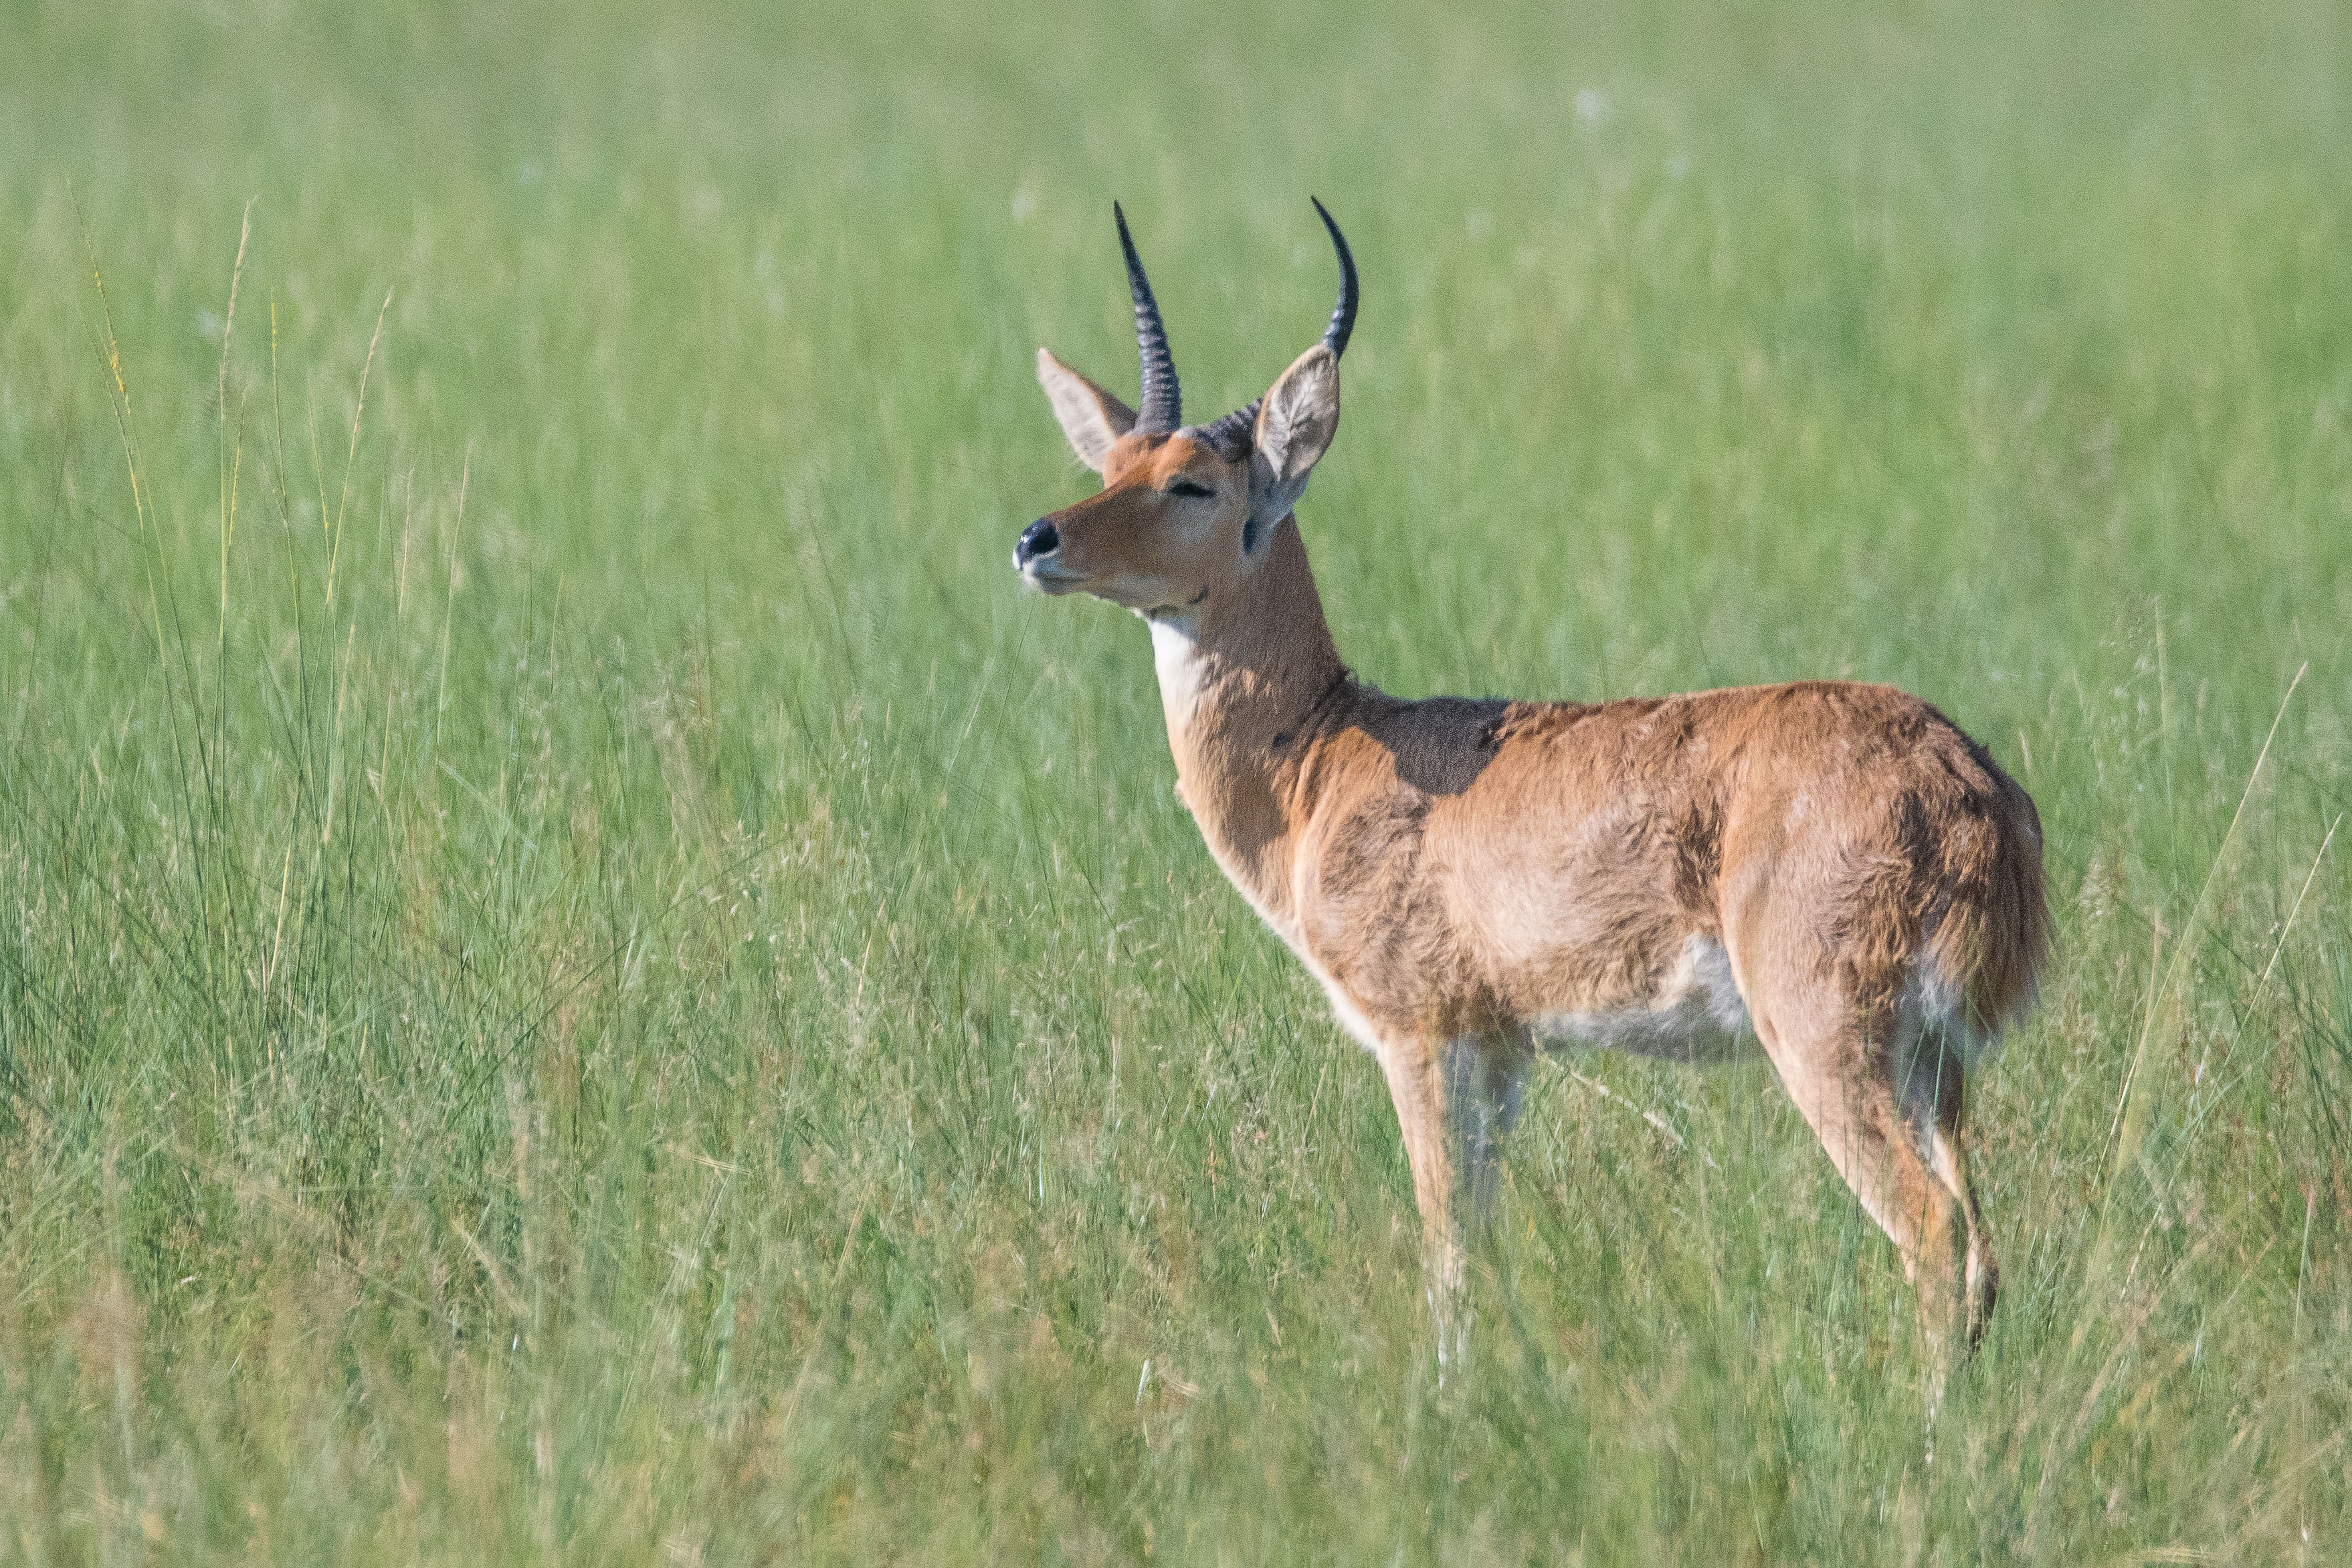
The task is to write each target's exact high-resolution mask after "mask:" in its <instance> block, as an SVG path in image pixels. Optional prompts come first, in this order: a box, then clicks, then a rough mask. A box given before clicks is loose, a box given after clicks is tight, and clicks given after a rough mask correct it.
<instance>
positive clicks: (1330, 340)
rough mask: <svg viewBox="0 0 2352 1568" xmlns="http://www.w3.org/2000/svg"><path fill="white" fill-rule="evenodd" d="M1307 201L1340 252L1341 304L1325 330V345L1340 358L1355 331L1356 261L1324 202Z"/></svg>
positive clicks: (1315, 199)
mask: <svg viewBox="0 0 2352 1568" xmlns="http://www.w3.org/2000/svg"><path fill="white" fill-rule="evenodd" d="M1307 200H1308V201H1310V202H1314V203H1315V216H1318V217H1319V218H1321V219H1322V220H1323V226H1324V227H1325V228H1328V229H1329V230H1330V231H1331V248H1332V249H1334V250H1336V251H1338V252H1339V303H1338V304H1337V305H1334V306H1333V307H1331V324H1330V325H1329V326H1328V327H1326V328H1324V329H1323V346H1324V347H1325V348H1327V349H1329V350H1330V351H1331V356H1332V357H1333V358H1334V359H1337V358H1338V357H1339V355H1341V354H1343V353H1347V352H1348V334H1349V332H1352V331H1355V330H1356V297H1357V296H1356V258H1355V257H1354V256H1353V255H1351V254H1349V250H1348V237H1347V236H1346V235H1344V234H1341V233H1340V232H1339V225H1338V224H1336V223H1333V222H1332V221H1331V214H1330V213H1329V211H1328V209H1326V208H1325V207H1324V205H1323V203H1322V202H1321V201H1320V200H1319V199H1318V198H1317V197H1314V196H1309V197H1307Z"/></svg>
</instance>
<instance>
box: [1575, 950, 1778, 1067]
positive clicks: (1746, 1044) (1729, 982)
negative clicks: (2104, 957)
mask: <svg viewBox="0 0 2352 1568" xmlns="http://www.w3.org/2000/svg"><path fill="white" fill-rule="evenodd" d="M1529 1027H1530V1029H1531V1030H1532V1031H1533V1032H1534V1034H1535V1036H1536V1038H1537V1039H1538V1040H1539V1041H1541V1042H1542V1043H1543V1044H1544V1045H1546V1046H1549V1047H1555V1048H1570V1047H1587V1048H1599V1049H1603V1050H1613V1051H1631V1052H1633V1054H1634V1055H1636V1056H1644V1057H1662V1058H1665V1059H1667V1060H1670V1061H1678V1062H1711V1061H1722V1060H1725V1059H1726V1058H1731V1057H1737V1056H1744V1055H1746V1054H1748V1052H1749V1051H1751V1050H1753V1049H1755V1048H1756V1031H1755V1029H1754V1028H1753V1027H1752V1026H1750V1025H1749V1023H1748V1005H1747V1004H1746V1003H1745V1002H1743V1001H1742V1000H1741V999H1740V995H1739V986H1738V984H1737V983H1736V982H1735V981H1734V980H1733V979H1732V975H1731V955H1730V954H1729V953H1727V952H1725V951H1724V950H1723V944H1722V943H1721V942H1717V941H1715V940H1714V939H1713V938H1712V937H1706V936H1696V935H1694V936H1693V937H1691V938H1690V939H1689V940H1688V941H1686V942H1684V943H1683V950H1682V953H1681V956H1680V957H1679V958H1678V959H1677V961H1676V962H1675V966H1674V968H1673V969H1671V970H1669V971H1668V972H1667V973H1665V975H1664V977H1663V978H1662V979H1661V981H1660V983H1659V985H1658V989H1657V991H1656V992H1655V993H1654V994H1653V995H1651V996H1649V997H1647V998H1645V999H1643V1001H1641V1002H1640V1003H1637V1004H1636V1005H1632V1006H1626V1007H1613V1008H1609V1009H1606V1010H1603V1011H1596V1012H1590V1013H1546V1014H1541V1015H1538V1016H1537V1017H1536V1018H1534V1019H1533V1020H1532V1021H1531V1022H1530V1024H1529Z"/></svg>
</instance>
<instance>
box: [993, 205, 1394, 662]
mask: <svg viewBox="0 0 2352 1568" xmlns="http://www.w3.org/2000/svg"><path fill="white" fill-rule="evenodd" d="M1315 210H1316V212H1317V213H1318V214H1320V215H1321V216H1322V219H1323V226H1324V227H1325V228H1327V229H1328V230H1329V231H1330V235H1331V244H1332V246H1333V247H1334V248H1336V249H1337V250H1338V251H1339V305H1338V306H1337V308H1335V309H1334V310H1332V312H1331V324H1330V325H1329V326H1328V328H1326V329H1325V331H1324V333H1323V341H1322V342H1319V343H1318V344H1317V345H1316V346H1315V347H1313V348H1311V349H1308V350H1307V352H1306V353H1303V354H1300V355H1299V356H1298V358H1297V359H1296V360H1294V361H1292V362H1291V365H1290V368H1289V369H1287V370H1286V371H1284V372H1283V373H1282V374H1281V375H1280V376H1279V377H1277V378H1276V381H1275V383H1274V385H1273V386H1272V387H1271V388H1269V389H1268V390H1267V392H1266V394H1265V396H1264V397H1261V398H1259V399H1258V400H1257V401H1256V402H1255V403H1253V404H1250V405H1248V406H1247V407H1244V408H1239V409H1236V410H1234V412H1233V413H1231V414H1227V415H1224V416H1222V417H1220V418H1217V419H1214V420H1212V421H1211V422H1210V423H1208V424H1206V425H1186V424H1185V423H1184V422H1183V413H1182V408H1183V402H1182V394H1181V391H1180V390H1179V389H1178V386H1177V384H1176V363H1175V360H1174V358H1173V357H1172V356H1171V354H1170V353H1169V352H1168V331H1167V328H1166V327H1164V326H1163V325H1162V324H1161V323H1160V306H1159V304H1158V302H1157V301H1156V300H1153V299H1152V296H1151V280H1150V279H1149V278H1147V277H1145V276H1144V271H1143V262H1142V260H1141V259H1140V258H1139V257H1137V255H1136V253H1135V241H1134V239H1133V237H1130V236H1129V233H1128V231H1127V215H1126V214H1125V213H1123V212H1120V211H1119V210H1118V205H1116V204H1113V205H1112V208H1111V212H1112V215H1113V216H1115V217H1116V218H1117V220H1118V243H1119V248H1120V249H1121V250H1123V251H1124V252H1125V253H1126V256H1127V282H1128V289H1129V292H1130V293H1131V294H1132V295H1133V296H1134V300H1135V338H1136V344H1137V347H1138V349H1139V351H1140V353H1141V356H1142V361H1143V388H1142V395H1141V398H1140V400H1139V401H1140V406H1139V407H1138V408H1135V409H1129V407H1128V406H1127V405H1125V404H1124V403H1121V402H1120V401H1119V400H1118V398H1116V397H1114V396H1112V395H1110V394H1109V393H1108V392H1106V391H1104V390H1103V389H1102V388H1101V387H1100V386H1097V385H1096V384H1094V383H1093V382H1091V381H1089V380H1087V378H1086V377H1085V376H1083V375H1080V374H1078V373H1077V372H1076V371H1075V370H1072V369H1071V368H1070V367H1069V366H1067V365H1066V364H1064V363H1062V362H1061V361H1060V360H1058V359H1055V357H1054V355H1053V354H1052V353H1050V352H1048V351H1047V350H1045V349H1042V348H1041V349H1039V350H1038V351H1037V380H1038V382H1039V383H1040V384H1043V385H1044V387H1045V395H1046V396H1047V397H1048V398H1049V399H1051V400H1052V402H1053V405H1054V416H1055V418H1056V419H1058V420H1060V421H1061V425H1062V433H1063V434H1064V435H1065V436H1066V437H1069V442H1070V447H1071V450H1073V451H1075V452H1076V454H1077V455H1078V460H1079V461H1080V462H1082V463H1084V464H1085V465H1086V466H1087V468H1092V469H1093V470H1094V471H1095V472H1096V473H1098V474H1100V475H1101V476H1102V479H1103V488H1102V489H1101V490H1099V491H1098V492H1097V493H1096V494H1095V495H1093V496H1090V497H1088V498H1087V500H1082V501H1080V502H1078V503H1077V504H1076V505H1075V506H1068V507H1064V508H1063V509H1062V510H1060V511H1057V512H1053V513H1051V514H1049V515H1047V516H1045V517H1041V518H1039V519H1038V520H1037V521H1034V522H1033V523H1031V524H1030V525H1029V526H1028V528H1027V529H1025V530H1024V531H1023V532H1022V534H1021V538H1020V540H1019V542H1017V543H1016V544H1015V545H1014V546H1013V566H1014V567H1015V568H1016V569H1017V570H1018V571H1019V572H1020V574H1021V576H1022V580H1023V581H1024V582H1025V583H1027V584H1029V585H1031V586H1032V587H1035V588H1041V589H1043V590H1044V591H1045V592H1046V593H1048V594H1074V593H1083V594H1092V595H1095V596H1096V597H1097V598H1102V599H1108V600H1109V601H1111V603H1113V604H1115V605H1125V606H1126V607H1127V608H1129V609H1130V610H1134V611H1136V612H1137V613H1139V614H1140V615H1143V616H1152V615H1155V614H1157V613H1160V612H1162V611H1169V610H1181V609H1189V608H1191V607H1192V606H1195V605H1202V604H1204V603H1206V602H1207V601H1208V600H1209V599H1210V598H1211V597H1212V596H1213V595H1218V594H1220V593H1221V592H1222V591H1223V590H1225V589H1227V588H1229V587H1231V586H1232V585H1233V584H1236V583H1237V582H1239V581H1240V580H1242V579H1243V578H1244V577H1245V576H1246V575H1247V574H1250V573H1251V572H1252V571H1253V570H1254V569H1255V567H1256V566H1257V565H1258V563H1261V562H1263V561H1264V560H1265V556H1266V553H1267V548H1266V547H1267V544H1268V542H1269V541H1271V540H1272V538H1273V536H1274V533H1275V531H1276V530H1277V529H1278V528H1280V527H1281V526H1282V525H1283V524H1284V523H1285V522H1286V521H1288V520H1289V518H1290V513H1291V508H1292V507H1293V506H1294V505H1296V504H1297V500H1298V498H1299V496H1300V495H1301V494H1303V493H1304V492H1305V490H1306V489H1307V475H1308V474H1309V473H1310V472H1312V471H1313V469H1314V467H1315V464H1316V462H1317V461H1318V459H1319V458H1321V457H1322V456H1323V454H1324V452H1325V451H1326V450H1327V449H1328V447H1330V445H1331V437H1332V436H1333V435H1334V434H1335V433H1337V431H1338V429H1339V355H1340V353H1342V352H1343V351H1345V349H1346V348H1347V346H1348V334H1349V331H1351V330H1352V329H1353V328H1354V326H1355V324H1356V263H1355V258H1353V257H1351V256H1350V255H1349V253H1348V242H1347V240H1346V239H1345V238H1344V237H1342V236H1341V235H1340V233H1339V225H1338V224H1336V223H1334V222H1332V221H1331V215H1330V214H1329V213H1328V212H1326V211H1325V210H1324V207H1323V204H1322V203H1321V202H1319V201H1318V202H1317V203H1316V204H1315Z"/></svg>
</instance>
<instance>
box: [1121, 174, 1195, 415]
mask: <svg viewBox="0 0 2352 1568" xmlns="http://www.w3.org/2000/svg"><path fill="white" fill-rule="evenodd" d="M1110 212H1111V216H1113V217H1115V218H1117V219H1118V247H1119V249H1121V250H1123V251H1125V252H1126V253H1127V289H1128V292H1129V293H1130V294H1132V295H1133V296H1134V297H1135V347H1136V352H1137V353H1139V355H1141V357H1142V360H1143V395H1142V396H1141V397H1140V398H1139V400H1138V402H1139V406H1138V407H1137V409H1136V411H1135V428H1136V429H1138V430H1139V431H1143V432H1145V433H1146V434H1157V435H1166V434H1167V433H1168V432H1170V431H1171V430H1173V429H1175V428H1176V427H1177V426H1179V425H1181V424H1182V423H1183V422H1184V393H1183V390H1182V388H1181V387H1179V386H1178V385H1177V384H1176V356H1175V355H1173V354H1171V353H1169V352H1168V329H1167V328H1166V327H1165V326H1163V325H1161V323H1160V301H1159V300H1154V299H1153V298H1152V297H1151V279H1149V278H1146V277H1145V276H1144V275H1143V258H1140V257H1139V256H1137V255H1136V254H1135V240H1134V238H1133V237H1131V236H1129V234H1128V232H1127V215H1126V214H1125V213H1123V212H1121V211H1120V210H1119V206H1118V203H1117V202H1113V203H1111V204H1110Z"/></svg>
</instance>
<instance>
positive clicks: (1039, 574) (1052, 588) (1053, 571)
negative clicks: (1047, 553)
mask: <svg viewBox="0 0 2352 1568" xmlns="http://www.w3.org/2000/svg"><path fill="white" fill-rule="evenodd" d="M1013 569H1014V570H1015V571H1017V572H1019V573H1020V574H1021V582H1022V584H1023V586H1024V587H1029V588H1034V589H1036V590H1037V591H1038V592H1039V593H1042V594H1075V593H1076V592H1077V591H1078V589H1079V588H1081V587H1082V586H1084V585H1085V584H1086V578H1085V577H1084V576H1083V575H1082V574H1078V573H1076V572H1073V571H1071V570H1070V569H1069V568H1068V567H1066V566H1062V565H1058V564H1056V563H1054V562H1052V561H1039V560H1035V559H1034V558H1033V559H1031V560H1028V561H1019V562H1015V563H1013Z"/></svg>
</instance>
